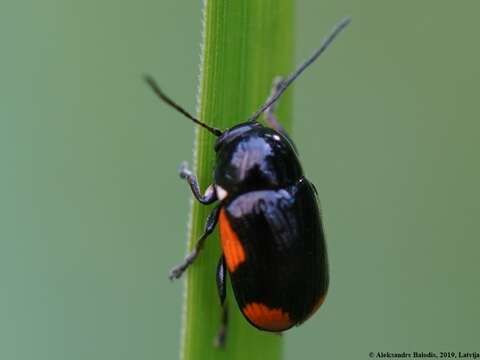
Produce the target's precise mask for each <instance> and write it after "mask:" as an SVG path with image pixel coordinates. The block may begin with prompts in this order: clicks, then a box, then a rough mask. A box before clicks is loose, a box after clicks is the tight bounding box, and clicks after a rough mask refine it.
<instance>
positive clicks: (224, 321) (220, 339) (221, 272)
mask: <svg viewBox="0 0 480 360" xmlns="http://www.w3.org/2000/svg"><path fill="white" fill-rule="evenodd" d="M216 277H217V290H218V297H219V298H220V304H221V305H222V314H221V320H220V328H219V329H218V333H217V336H216V337H215V339H214V345H215V346H216V347H220V348H222V347H224V346H225V340H226V338H227V325H228V308H227V303H226V302H225V297H226V295H227V272H226V268H225V258H224V256H223V255H222V256H221V257H220V259H219V261H218V265H217V273H216Z"/></svg>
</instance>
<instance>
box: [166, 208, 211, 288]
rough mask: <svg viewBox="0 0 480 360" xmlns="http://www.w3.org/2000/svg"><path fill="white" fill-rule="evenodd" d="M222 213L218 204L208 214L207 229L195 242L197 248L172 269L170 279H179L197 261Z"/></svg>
mask: <svg viewBox="0 0 480 360" xmlns="http://www.w3.org/2000/svg"><path fill="white" fill-rule="evenodd" d="M219 214H220V206H217V207H216V208H215V209H213V210H212V212H211V213H210V215H208V218H207V222H206V224H205V231H204V232H203V234H202V236H200V239H198V241H197V243H196V244H195V248H194V249H193V251H192V252H191V253H190V254H188V255H187V257H186V258H185V259H184V260H183V262H182V263H181V264H179V265H178V266H175V267H174V268H173V269H172V270H171V271H170V275H169V278H170V280H174V279H178V278H179V277H180V276H182V274H183V273H184V272H185V270H187V268H188V267H189V266H190V265H191V264H192V263H193V262H194V261H195V259H196V258H197V256H198V254H199V253H200V250H202V248H203V244H204V243H205V240H206V239H207V237H208V236H209V235H210V234H211V233H212V232H213V229H215V225H217V222H218V215H219Z"/></svg>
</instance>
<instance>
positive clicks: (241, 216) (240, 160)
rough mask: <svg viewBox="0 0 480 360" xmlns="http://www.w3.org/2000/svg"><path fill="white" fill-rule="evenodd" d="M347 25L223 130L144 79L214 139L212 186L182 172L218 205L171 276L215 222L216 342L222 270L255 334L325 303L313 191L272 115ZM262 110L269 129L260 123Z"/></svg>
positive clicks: (297, 320)
mask: <svg viewBox="0 0 480 360" xmlns="http://www.w3.org/2000/svg"><path fill="white" fill-rule="evenodd" d="M349 22H350V19H348V18H347V19H344V20H342V21H341V22H340V23H339V24H338V25H337V26H336V27H335V28H334V29H333V31H332V33H331V34H330V35H329V36H328V37H327V38H326V39H325V41H324V42H323V44H322V46H321V47H320V48H319V49H318V50H317V51H316V52H315V53H314V54H313V55H312V56H311V57H310V58H309V59H308V60H307V61H306V62H304V63H303V64H302V65H301V66H300V67H299V68H298V69H297V70H296V71H295V72H293V73H292V74H291V75H290V76H289V77H288V78H287V79H285V80H281V79H277V81H276V82H275V84H274V87H273V91H272V94H271V95H270V97H269V98H268V99H267V101H266V102H265V104H263V105H262V106H261V107H260V109H259V110H258V111H257V112H256V113H254V114H253V115H252V116H251V117H250V118H249V119H248V120H247V121H246V122H243V123H241V124H239V125H236V126H234V127H232V128H230V129H227V130H225V131H221V130H219V129H216V128H213V127H211V126H209V125H207V124H205V123H203V122H201V121H200V120H198V119H196V118H195V117H194V116H192V115H191V114H190V113H188V112H187V111H185V110H184V109H183V108H182V107H180V106H179V105H178V104H176V103H175V102H174V101H173V100H171V99H170V98H168V97H167V96H166V95H165V94H164V93H163V92H162V91H161V90H160V88H159V87H158V86H157V84H156V83H155V82H154V80H153V79H152V78H151V77H148V76H147V77H146V81H147V83H148V84H149V85H150V86H151V88H152V89H153V90H154V92H155V93H156V94H157V95H158V96H159V97H160V99H162V100H163V101H164V102H166V103H167V104H169V105H170V106H172V107H174V108H175V109H177V110H178V111H179V112H181V113H182V114H184V115H185V116H186V117H188V118H190V119H191V120H192V121H194V122H195V123H196V124H198V125H200V126H202V127H204V128H205V129H207V130H208V131H210V132H211V133H212V134H214V135H216V136H217V137H218V139H217V141H216V143H215V152H216V166H215V171H214V179H215V182H214V184H212V185H210V186H209V187H208V188H207V190H206V191H205V193H204V194H203V195H202V194H201V192H200V188H199V186H198V182H197V180H196V177H195V176H194V175H193V174H192V173H191V172H190V171H189V170H188V169H187V167H186V165H183V166H182V168H181V170H180V176H181V177H182V178H184V179H186V180H187V182H188V183H189V185H190V187H191V189H192V192H193V194H194V196H195V198H196V199H197V200H198V201H199V202H201V203H202V204H211V203H213V202H215V201H219V205H218V206H217V207H215V208H214V209H213V211H212V212H211V214H210V215H209V217H208V219H207V222H206V226H205V231H204V234H203V235H202V236H201V237H200V239H199V240H198V242H197V244H196V246H195V249H194V250H193V252H192V253H190V254H189V255H188V256H187V257H186V258H185V260H184V261H183V262H182V263H181V264H180V265H179V266H177V267H175V268H174V269H173V270H172V271H171V274H170V278H171V279H174V278H179V277H180V276H181V275H182V273H183V272H184V271H185V270H186V269H187V267H188V266H189V265H191V264H192V263H193V261H194V260H195V258H196V257H197V256H198V254H199V252H200V250H201V248H202V246H203V244H204V241H205V239H206V238H207V237H208V235H209V234H210V233H211V232H212V231H213V230H214V228H215V225H216V224H217V223H219V225H220V238H221V245H222V256H221V257H220V260H219V262H218V266H217V288H218V292H219V296H220V301H221V303H222V305H223V309H224V310H223V325H222V327H221V330H220V333H219V338H218V341H219V343H220V344H221V343H223V340H224V338H225V330H226V327H225V326H226V319H227V310H226V306H225V295H226V274H227V272H226V271H227V270H228V274H229V276H230V279H231V281H232V287H233V290H234V293H235V297H236V300H237V304H238V306H239V308H240V310H241V312H242V313H243V315H244V316H245V318H246V319H247V320H248V321H249V322H250V323H251V324H252V325H253V326H255V327H256V328H258V329H260V330H265V331H272V332H280V331H284V330H287V329H289V328H291V327H292V326H294V325H299V324H301V323H302V322H303V321H305V320H306V319H307V318H308V317H309V316H311V315H312V314H313V313H314V312H315V311H316V310H317V309H318V308H319V307H320V305H321V304H322V303H323V301H324V300H325V296H326V293H327V289H328V283H329V275H328V261H327V251H326V244H325V237H324V232H323V226H322V221H321V218H320V211H319V207H318V204H317V191H316V190H315V187H314V186H313V185H312V184H311V183H310V182H309V181H308V180H307V179H306V178H305V176H304V174H303V170H302V167H301V165H300V161H299V159H298V156H297V151H296V149H295V146H294V144H293V142H292V141H291V139H290V138H289V136H288V135H287V133H286V132H285V131H284V129H283V128H282V127H281V125H280V124H279V122H278V121H277V119H276V117H275V115H274V106H275V103H276V101H277V100H278V99H279V97H280V96H281V95H282V93H283V92H284V91H285V90H286V89H287V87H288V86H289V85H290V84H291V83H292V82H293V81H294V80H295V79H296V78H297V77H298V76H299V75H300V74H301V73H302V72H303V71H304V70H305V69H306V68H307V67H308V66H309V65H310V64H312V63H313V62H314V61H315V60H316V59H317V58H318V57H319V56H320V54H321V53H322V52H323V51H324V50H325V49H326V48H327V47H328V46H329V45H330V43H331V42H332V41H333V39H334V38H335V37H336V36H337V35H338V34H339V33H340V31H342V30H343V29H344V28H345V27H346V26H347V25H348V24H349ZM264 112H265V114H266V120H267V123H268V125H269V126H270V127H265V126H263V125H261V124H260V123H259V122H258V118H259V117H260V115H261V114H262V113H264Z"/></svg>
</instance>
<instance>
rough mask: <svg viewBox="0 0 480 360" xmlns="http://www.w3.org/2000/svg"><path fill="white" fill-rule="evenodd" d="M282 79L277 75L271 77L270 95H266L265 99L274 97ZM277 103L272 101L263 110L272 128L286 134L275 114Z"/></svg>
mask: <svg viewBox="0 0 480 360" xmlns="http://www.w3.org/2000/svg"><path fill="white" fill-rule="evenodd" d="M282 81H283V78H282V77H281V76H277V77H275V78H274V79H273V84H272V90H271V92H270V96H269V97H268V99H267V101H269V100H270V99H272V98H273V97H275V95H277V93H278V91H279V90H280V85H281V84H282ZM277 104H278V101H277V102H274V103H273V104H272V105H270V106H269V107H268V108H267V109H266V110H265V117H266V120H267V123H268V125H270V127H271V128H272V129H274V130H276V131H278V132H279V133H281V134H286V131H285V129H284V128H283V126H282V125H281V124H280V122H279V121H278V119H277V117H276V115H275V110H276V108H277Z"/></svg>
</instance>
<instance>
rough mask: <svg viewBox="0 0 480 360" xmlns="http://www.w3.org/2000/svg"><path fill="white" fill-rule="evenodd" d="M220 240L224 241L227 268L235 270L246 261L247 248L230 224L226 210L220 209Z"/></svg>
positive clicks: (231, 270)
mask: <svg viewBox="0 0 480 360" xmlns="http://www.w3.org/2000/svg"><path fill="white" fill-rule="evenodd" d="M219 222H220V240H221V241H222V248H223V255H224V256H225V261H226V262H227V268H228V270H229V271H230V272H234V271H235V270H236V269H237V267H238V266H239V265H240V264H241V263H243V262H244V261H245V258H246V256H245V250H244V249H243V246H242V243H241V242H240V240H238V236H237V234H236V233H235V231H233V229H232V227H231V226H230V222H229V221H228V219H227V216H226V215H225V210H224V209H221V210H220V221H219Z"/></svg>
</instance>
